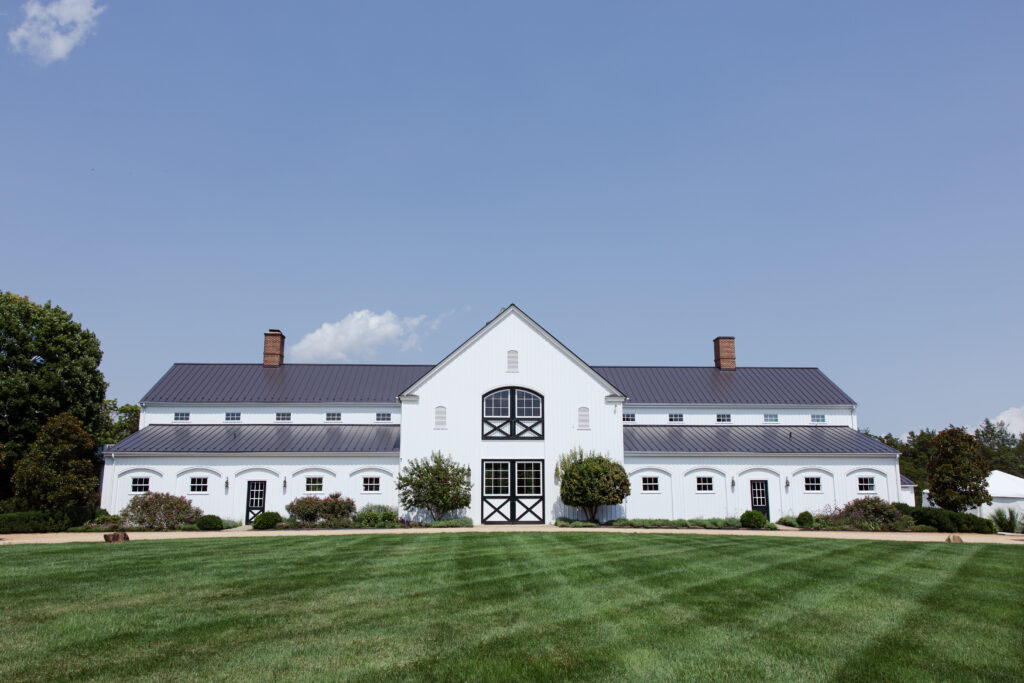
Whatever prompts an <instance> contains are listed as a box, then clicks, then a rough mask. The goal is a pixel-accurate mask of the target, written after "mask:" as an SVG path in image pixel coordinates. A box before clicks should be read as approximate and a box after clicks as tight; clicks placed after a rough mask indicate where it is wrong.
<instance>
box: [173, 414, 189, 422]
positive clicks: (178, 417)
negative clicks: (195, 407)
mask: <svg viewBox="0 0 1024 683" xmlns="http://www.w3.org/2000/svg"><path fill="white" fill-rule="evenodd" d="M188 418H189V414H188V413H175V414H174V421H175V422H188Z"/></svg>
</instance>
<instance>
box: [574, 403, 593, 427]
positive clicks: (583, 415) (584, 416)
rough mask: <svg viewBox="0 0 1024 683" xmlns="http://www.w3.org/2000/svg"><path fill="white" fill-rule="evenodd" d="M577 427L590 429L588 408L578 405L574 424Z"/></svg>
mask: <svg viewBox="0 0 1024 683" xmlns="http://www.w3.org/2000/svg"><path fill="white" fill-rule="evenodd" d="M576 428H577V429H590V408H587V407H586V406H580V409H579V418H578V421H577V424H576Z"/></svg>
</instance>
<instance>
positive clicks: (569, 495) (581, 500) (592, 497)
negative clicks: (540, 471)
mask: <svg viewBox="0 0 1024 683" xmlns="http://www.w3.org/2000/svg"><path fill="white" fill-rule="evenodd" d="M555 476H556V477H557V478H558V482H559V488H560V491H559V494H560V495H561V497H562V502H563V503H564V504H566V505H570V506H572V507H577V508H579V509H580V510H582V511H583V513H584V514H585V515H586V516H587V519H588V520H589V521H591V522H596V521H597V512H598V509H600V508H601V506H604V505H620V504H621V503H622V501H624V500H625V499H626V496H628V495H629V476H628V475H627V474H626V470H625V468H624V467H623V466H622V464H621V463H617V462H615V461H614V460H612V459H610V458H608V457H607V456H604V455H598V454H596V453H594V451H590V452H589V453H584V452H583V449H582V448H574V449H572V450H571V451H569V452H568V453H566V454H565V455H563V456H562V457H561V458H560V459H559V461H558V466H557V467H556V468H555Z"/></svg>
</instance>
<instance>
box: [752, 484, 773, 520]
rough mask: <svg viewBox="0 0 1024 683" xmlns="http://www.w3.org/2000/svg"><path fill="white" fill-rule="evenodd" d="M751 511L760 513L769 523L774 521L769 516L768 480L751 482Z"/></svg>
mask: <svg viewBox="0 0 1024 683" xmlns="http://www.w3.org/2000/svg"><path fill="white" fill-rule="evenodd" d="M750 509H751V510H756V511H758V512H760V513H761V514H762V515H764V518H765V519H767V520H768V521H769V522H770V521H772V517H771V515H770V514H769V506H768V482H767V481H766V480H764V479H752V480H751V481H750Z"/></svg>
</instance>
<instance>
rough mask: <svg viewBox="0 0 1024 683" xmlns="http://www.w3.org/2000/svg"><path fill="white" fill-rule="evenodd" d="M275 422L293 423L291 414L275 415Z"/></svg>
mask: <svg viewBox="0 0 1024 683" xmlns="http://www.w3.org/2000/svg"><path fill="white" fill-rule="evenodd" d="M274 420H275V421H277V422H291V421H292V414H291V413H275V414H274Z"/></svg>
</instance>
